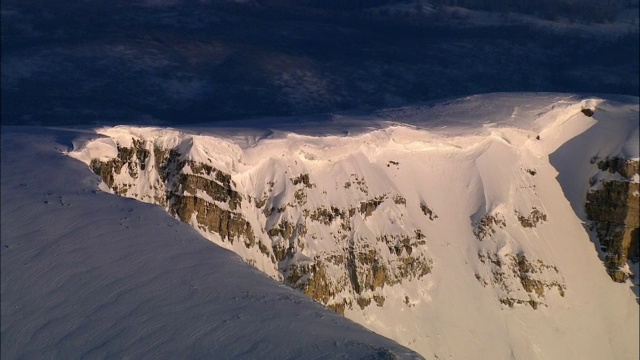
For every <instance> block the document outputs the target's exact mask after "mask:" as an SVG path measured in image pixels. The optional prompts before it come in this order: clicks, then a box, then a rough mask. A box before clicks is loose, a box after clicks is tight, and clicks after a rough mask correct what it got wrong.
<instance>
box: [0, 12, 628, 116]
mask: <svg viewBox="0 0 640 360" xmlns="http://www.w3.org/2000/svg"><path fill="white" fill-rule="evenodd" d="M374 2H375V1H374ZM62 3H63V2H50V1H33V0H31V1H3V2H2V54H1V56H2V58H1V60H2V83H1V85H2V124H43V125H52V124H99V123H100V124H103V123H156V124H161V123H169V122H201V121H216V120H223V119H235V118H247V117H262V116H280V115H295V114H309V113H320V112H333V111H339V110H346V109H354V108H359V109H373V108H382V107H390V106H399V105H403V104H408V103H416V102H421V101H427V100H433V99H438V98H444V97H452V96H463V95H468V94H476V93H487V92H499V91H509V92H512V91H554V92H555V91H559V92H580V93H585V92H586V93H618V94H628V95H636V96H637V95H638V77H639V75H638V64H639V57H638V34H637V32H636V33H629V34H627V35H624V36H617V37H615V38H609V37H604V36H602V37H593V38H591V37H589V36H584V35H581V34H576V33H571V32H567V33H564V34H559V33H553V32H550V31H544V30H541V29H539V28H533V27H530V26H524V25H510V26H507V25H502V26H485V27H478V26H475V27H468V26H466V27H465V26H452V25H451V24H450V23H449V22H448V21H445V20H437V19H435V18H429V17H425V16H417V15H405V16H387V17H385V16H379V15H372V13H371V12H365V11H358V10H357V9H356V10H354V9H349V10H348V11H343V10H336V9H328V8H324V9H319V8H317V7H316V8H313V7H293V6H265V5H264V4H262V5H260V4H258V3H252V4H247V5H242V4H233V3H225V2H223V3H215V2H213V3H205V4H202V3H200V2H198V1H184V2H180V3H177V4H176V5H175V6H134V5H129V2H126V1H93V2H77V3H75V2H74V4H71V5H70V4H64V5H62ZM146 3H148V4H160V3H161V2H160V1H159V0H157V1H147V2H146ZM163 3H165V4H166V3H171V2H170V1H164V2H163ZM311 5H313V4H311Z"/></svg>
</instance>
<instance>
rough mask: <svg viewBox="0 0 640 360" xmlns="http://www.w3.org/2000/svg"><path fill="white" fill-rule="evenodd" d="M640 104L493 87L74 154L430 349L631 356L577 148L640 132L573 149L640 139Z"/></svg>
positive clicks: (126, 140) (280, 274) (150, 137)
mask: <svg viewBox="0 0 640 360" xmlns="http://www.w3.org/2000/svg"><path fill="white" fill-rule="evenodd" d="M637 102H638V100H637V98H624V99H617V101H614V100H604V99H596V98H579V97H577V96H570V95H562V94H560V95H546V94H542V95H537V94H492V95H484V96H474V97H469V98H464V99H458V100H454V101H450V102H448V103H443V104H437V105H433V104H432V105H428V106H421V107H410V108H401V109H394V110H386V111H381V112H378V113H375V114H373V115H368V116H361V117H340V116H336V117H334V118H333V119H331V121H329V122H325V123H318V122H300V123H298V124H296V123H287V122H286V121H284V122H281V123H272V124H270V127H271V130H270V131H262V130H260V129H259V128H258V129H256V128H255V127H254V128H244V129H231V128H224V127H222V128H215V127H211V128H207V129H180V130H178V129H159V128H139V127H128V126H127V127H115V128H103V129H98V130H97V132H98V133H99V134H101V135H102V136H101V137H98V138H96V139H93V140H91V141H88V142H86V143H83V144H77V146H76V149H75V150H74V151H73V152H72V153H71V154H70V155H71V156H73V157H75V158H77V159H80V160H82V161H84V162H85V163H87V164H88V165H89V166H90V167H91V168H92V169H93V170H94V171H95V172H96V173H98V174H99V175H100V176H101V177H102V178H103V180H104V183H105V185H106V186H105V188H108V189H110V191H113V192H115V193H117V194H119V195H123V196H128V197H133V198H136V199H139V200H142V201H145V202H150V203H156V204H159V205H161V206H163V207H164V208H165V209H166V210H167V211H169V212H170V213H172V214H173V215H174V216H176V217H177V218H179V219H181V220H183V221H185V222H188V223H190V224H192V225H193V226H194V227H195V228H196V229H198V230H199V231H200V233H201V234H202V235H203V236H205V237H207V238H208V239H210V240H211V241H213V242H215V243H217V244H219V245H221V246H223V247H225V248H228V249H231V250H233V251H234V252H236V253H238V254H239V255H240V256H242V258H243V259H245V261H247V262H248V263H251V264H253V265H254V266H256V267H257V268H258V269H260V270H262V271H264V272H265V273H267V274H269V275H270V276H272V277H273V278H275V279H278V280H281V281H283V282H284V283H286V284H288V285H290V286H292V287H294V288H297V289H300V290H302V291H303V292H305V293H306V294H307V295H309V296H311V297H312V298H314V299H316V300H317V301H320V302H322V303H324V304H326V305H328V306H329V307H331V308H333V309H334V310H336V311H338V312H342V313H344V314H345V316H347V317H348V318H350V319H353V320H355V321H357V322H359V323H361V324H363V325H365V326H367V327H369V328H370V329H372V330H374V331H376V332H378V333H380V334H383V335H385V336H388V337H390V338H392V339H394V340H397V341H398V342H400V343H401V344H403V345H406V346H408V347H410V348H412V349H414V350H416V351H418V352H419V353H421V354H422V355H424V356H427V357H436V356H437V357H439V358H443V357H445V356H448V357H452V358H460V359H471V358H496V359H506V358H514V357H515V358H518V359H567V358H584V359H601V358H620V359H625V358H635V357H636V354H637V353H638V342H637V338H638V306H637V304H636V301H635V296H634V294H633V293H632V292H631V291H630V290H629V283H628V282H627V284H616V283H613V282H612V281H611V280H610V279H609V277H608V276H607V273H606V272H605V271H604V267H603V266H602V264H601V262H600V260H599V259H598V253H597V252H596V250H595V249H594V246H593V243H591V242H590V241H589V234H588V233H587V232H586V231H585V229H584V227H583V226H582V225H581V220H580V218H579V217H578V216H581V215H580V214H578V216H577V215H576V212H575V211H574V209H572V206H573V208H575V209H578V208H580V209H581V208H582V207H583V206H584V199H585V194H586V190H587V187H588V181H589V176H585V177H583V175H584V174H586V172H588V171H589V168H590V166H591V165H590V164H589V163H588V161H587V162H586V163H585V164H582V165H580V164H578V165H575V166H574V164H572V163H571V160H570V158H571V156H570V154H571V153H575V156H576V159H581V157H582V156H583V154H584V153H585V152H589V153H597V154H600V155H602V156H615V155H618V154H617V153H619V152H620V151H622V150H621V149H626V151H629V149H636V148H637V147H638V146H637V137H636V138H633V137H628V136H627V135H628V132H626V133H624V134H623V133H622V132H615V131H613V132H607V133H606V134H605V135H604V136H605V139H603V140H602V141H600V142H596V143H594V144H593V146H589V147H586V148H576V147H571V150H570V151H569V150H566V149H565V148H564V146H565V144H569V143H570V142H571V139H573V138H576V137H578V136H580V134H582V133H585V132H586V131H588V130H589V129H590V128H592V127H594V125H595V124H598V123H600V122H601V121H607V122H611V123H612V125H611V126H613V127H615V128H618V127H619V128H625V129H627V131H635V132H637V131H638V122H637V120H638V119H637V117H638V103H637ZM585 109H588V110H592V111H594V113H593V114H591V113H590V112H589V111H585ZM587 114H589V115H592V116H587ZM293 129H296V131H295V132H293V131H292V130H293ZM611 144H615V145H611ZM565 150H566V151H565ZM559 152H561V153H563V154H565V155H567V157H566V158H565V160H566V162H562V161H556V162H554V163H553V166H552V164H551V162H550V161H549V155H550V154H551V155H553V154H555V153H559ZM627 155H628V154H627ZM632 156H633V154H632ZM636 156H637V155H636ZM552 157H553V156H552ZM554 166H555V167H554ZM567 171H573V172H574V174H575V175H571V174H566V172H567ZM559 174H560V175H559ZM565 174H566V175H565ZM563 176H568V177H569V178H563ZM558 180H560V182H559V181H558ZM572 182H575V183H576V187H575V188H576V189H578V190H576V192H572V191H573V188H572V186H571V183H572ZM585 183H587V185H586V187H585V185H584V184H585ZM561 185H562V187H561ZM563 190H564V192H563ZM565 193H566V194H567V196H565ZM569 201H571V203H570V202H569Z"/></svg>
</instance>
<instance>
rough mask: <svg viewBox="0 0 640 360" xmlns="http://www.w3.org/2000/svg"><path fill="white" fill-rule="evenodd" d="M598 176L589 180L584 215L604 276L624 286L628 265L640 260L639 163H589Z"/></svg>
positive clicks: (619, 160)
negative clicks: (598, 249)
mask: <svg viewBox="0 0 640 360" xmlns="http://www.w3.org/2000/svg"><path fill="white" fill-rule="evenodd" d="M596 162H597V166H598V169H599V173H598V174H597V175H596V176H594V177H593V178H592V179H591V182H590V183H591V185H592V188H591V190H590V191H589V193H588V194H587V199H586V204H585V211H586V215H587V218H588V219H589V220H590V224H589V227H590V229H591V230H592V231H594V232H595V234H596V237H597V239H598V241H599V244H600V249H601V251H602V253H603V260H604V263H605V266H606V268H607V273H608V274H609V276H611V278H612V279H613V280H614V281H617V282H624V281H626V280H627V279H628V278H629V276H630V275H631V274H630V271H629V269H628V266H627V261H634V262H637V261H639V260H640V248H639V243H640V239H639V237H640V230H639V228H640V188H639V185H640V184H639V183H638V176H639V174H640V171H639V168H640V162H639V161H638V160H630V159H623V158H620V157H613V158H606V159H596V158H594V159H592V163H594V164H595V163H596Z"/></svg>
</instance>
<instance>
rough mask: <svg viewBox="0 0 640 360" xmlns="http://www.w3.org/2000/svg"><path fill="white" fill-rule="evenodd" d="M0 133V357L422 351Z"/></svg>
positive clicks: (58, 143)
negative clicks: (280, 281) (100, 188)
mask: <svg viewBox="0 0 640 360" xmlns="http://www.w3.org/2000/svg"><path fill="white" fill-rule="evenodd" d="M86 136H93V137H95V133H93V132H91V133H90V134H87V133H83V132H79V131H73V130H71V131H69V130H53V129H41V128H2V169H1V170H2V171H1V175H2V176H1V191H2V192H1V195H2V196H1V201H2V202H1V205H2V206H1V207H0V209H1V219H2V226H1V227H0V231H1V233H0V234H1V235H0V241H1V242H0V250H1V252H0V256H1V262H0V264H1V265H0V266H1V267H0V268H1V299H2V301H1V303H0V304H1V305H0V308H1V311H2V324H1V327H0V329H1V335H2V336H1V346H0V351H1V352H0V354H1V357H2V359H7V360H8V359H81V358H86V359H106V358H118V359H336V358H348V359H363V358H366V359H390V358H396V357H397V358H403V359H404V358H406V359H412V358H419V356H418V355H417V354H415V353H412V352H410V351H409V350H407V349H405V348H402V347H400V346H399V345H397V344H396V343H394V342H392V341H390V340H388V339H386V338H383V337H381V336H379V335H376V334H374V333H372V332H370V331H368V330H367V329H365V328H363V327H361V326H359V325H357V324H354V323H353V322H351V321H349V320H347V319H345V318H344V317H342V316H340V315H338V314H336V313H334V312H331V311H330V310H327V309H326V308H324V307H323V306H321V305H319V304H317V303H314V302H313V301H312V300H311V299H309V298H307V297H305V296H304V295H302V294H300V293H298V292H296V291H294V290H292V289H290V288H287V287H285V286H283V285H279V284H278V283H276V282H274V281H273V280H272V279H269V278H268V277H267V276H265V275H264V274H262V273H260V272H258V271H257V270H255V269H254V268H252V267H250V266H249V265H247V264H246V263H245V262H244V261H242V260H241V259H240V258H239V257H238V256H237V255H235V254H233V253H232V252H230V251H227V250H224V249H222V248H220V247H218V246H215V245H214V244H212V243H210V242H208V241H206V240H205V239H203V238H202V237H201V236H200V235H199V234H197V233H196V231H195V230H193V229H192V228H191V227H190V226H188V225H186V224H183V223H181V222H178V221H176V220H174V219H172V218H171V217H170V216H169V215H168V214H167V213H166V212H164V211H163V210H162V209H160V208H159V207H156V206H152V205H148V204H143V203H141V202H138V201H135V200H131V199H125V198H120V197H116V196H113V195H110V194H106V193H103V192H100V191H97V189H98V182H99V179H98V178H97V177H96V176H95V175H94V174H92V173H91V171H90V170H89V169H87V167H86V166H85V165H84V164H82V163H80V162H77V161H75V160H73V159H70V158H69V157H67V156H65V155H63V152H64V151H67V150H69V149H70V147H71V146H72V145H71V141H72V140H79V139H82V138H86Z"/></svg>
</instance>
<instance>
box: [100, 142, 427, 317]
mask: <svg viewBox="0 0 640 360" xmlns="http://www.w3.org/2000/svg"><path fill="white" fill-rule="evenodd" d="M116 149H117V155H116V156H115V157H114V158H111V159H102V160H101V159H97V158H94V159H92V160H91V162H90V164H89V165H90V167H91V169H92V170H93V171H94V172H95V173H96V174H98V175H100V177H101V178H102V179H103V181H104V183H105V184H106V185H107V186H108V187H109V188H110V189H111V190H112V191H113V192H114V193H115V194H118V195H122V196H128V197H133V198H137V199H139V200H142V201H146V202H150V203H154V204H158V205H161V206H163V207H165V209H166V210H167V211H168V212H169V213H171V214H172V215H174V216H175V217H177V218H179V219H180V220H182V221H184V222H186V223H190V224H192V225H193V226H195V227H196V228H197V229H199V230H200V231H201V232H203V233H205V234H211V235H213V237H214V241H215V240H216V239H219V241H220V242H222V243H223V245H224V246H226V247H228V248H231V249H233V250H234V251H236V252H238V253H239V254H241V256H243V258H244V259H245V260H246V261H247V262H249V263H250V264H253V265H254V266H256V267H258V268H259V269H260V270H263V271H265V272H266V273H268V274H270V275H271V276H273V277H274V278H276V279H278V280H281V281H283V282H284V283H285V284H287V285H289V286H291V287H294V288H296V289H300V290H301V291H302V292H304V293H305V294H307V295H309V296H310V297H312V298H313V299H315V300H317V301H319V302H322V303H323V304H325V305H327V306H329V307H330V308H332V309H334V310H335V311H337V312H340V313H344V311H345V309H346V308H348V309H355V308H360V309H363V308H365V307H367V306H372V305H376V306H383V304H384V301H385V296H384V295H383V294H382V293H381V292H380V290H381V289H382V288H384V287H385V286H389V285H395V284H400V283H402V282H403V281H407V280H412V279H420V278H422V277H424V276H427V275H428V274H429V273H430V271H431V267H432V260H431V259H430V257H429V255H428V253H427V251H426V247H425V246H424V245H425V244H426V242H427V239H426V237H425V235H424V234H422V232H421V230H420V229H417V228H415V229H411V228H408V229H407V230H406V231H400V232H399V231H395V232H394V231H385V232H382V233H379V234H375V235H374V234H367V235H365V234H362V233H361V232H360V233H359V232H358V231H357V229H356V227H355V225H354V224H355V223H358V222H366V221H367V219H368V218H369V217H371V216H372V215H373V214H374V213H376V211H378V209H379V207H380V206H381V205H382V204H383V203H385V204H387V205H388V206H389V207H392V208H395V209H396V210H397V211H402V209H404V208H406V206H407V205H406V201H405V200H404V198H403V197H402V196H401V195H400V194H393V195H392V194H391V193H390V192H389V193H382V194H375V195H374V194H370V193H369V190H368V188H367V183H366V180H365V179H364V178H362V177H361V176H359V175H358V174H356V173H353V174H351V175H350V177H349V179H348V180H347V181H345V182H344V183H342V184H340V188H341V189H343V190H346V191H356V192H358V193H359V194H360V195H361V197H362V198H363V200H362V201H359V202H356V203H353V204H351V205H349V206H347V207H341V208H339V207H335V206H324V205H320V206H317V205H312V204H310V203H308V201H307V199H308V197H309V196H318V195H320V196H323V194H324V195H326V193H327V190H324V189H323V190H321V191H318V189H317V185H316V184H315V183H313V182H312V178H311V177H310V175H309V174H308V173H301V174H296V175H292V176H288V177H287V178H282V179H279V180H274V181H264V182H262V183H258V184H256V188H259V189H261V190H260V191H261V193H259V194H258V193H254V194H253V195H252V194H251V193H247V192H244V193H240V192H239V190H238V187H237V184H236V183H235V181H234V180H232V176H231V174H229V173H226V172H224V171H222V170H220V169H217V168H215V167H213V166H212V165H210V164H207V163H202V162H197V161H194V160H189V159H187V157H186V156H185V154H182V153H180V151H179V150H178V149H177V148H162V147H160V146H158V145H157V144H154V143H152V142H148V141H145V140H144V139H137V138H135V137H134V138H132V139H131V143H130V144H129V145H123V144H117V146H116ZM421 209H422V210H421V211H423V212H424V214H425V219H429V220H428V221H434V220H435V218H437V216H436V215H434V214H433V212H432V211H431V210H430V209H428V207H427V206H426V205H425V204H421ZM210 237H211V236H210ZM319 241H323V242H325V243H326V242H329V243H331V246H329V247H327V248H328V249H326V250H324V249H321V247H320V248H319V247H318V246H314V244H317V243H318V242H319ZM325 247H326V246H325Z"/></svg>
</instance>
